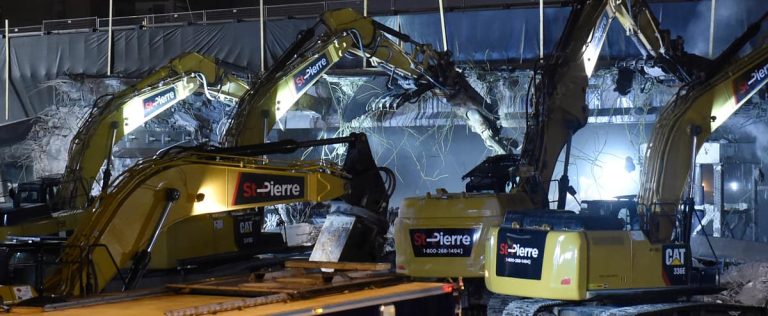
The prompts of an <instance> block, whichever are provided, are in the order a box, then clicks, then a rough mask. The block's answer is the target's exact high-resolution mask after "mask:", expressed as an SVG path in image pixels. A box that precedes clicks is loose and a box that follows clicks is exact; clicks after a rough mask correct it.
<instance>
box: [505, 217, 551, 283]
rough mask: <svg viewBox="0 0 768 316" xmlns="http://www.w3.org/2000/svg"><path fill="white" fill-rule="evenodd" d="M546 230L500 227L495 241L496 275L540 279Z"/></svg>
mask: <svg viewBox="0 0 768 316" xmlns="http://www.w3.org/2000/svg"><path fill="white" fill-rule="evenodd" d="M546 243H547V231H538V230H522V229H514V228H500V229H499V234H498V239H497V242H496V251H497V253H496V275H497V276H504V277H512V278H520V279H529V280H541V268H542V265H543V263H544V246H545V245H546Z"/></svg>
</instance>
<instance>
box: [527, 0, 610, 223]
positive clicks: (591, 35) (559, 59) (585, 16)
mask: <svg viewBox="0 0 768 316" xmlns="http://www.w3.org/2000/svg"><path fill="white" fill-rule="evenodd" d="M606 9H607V2H606V1H582V2H579V3H576V4H574V6H573V9H572V11H571V15H570V17H569V18H568V22H567V23H566V26H565V31H564V33H563V35H562V36H561V37H560V41H559V42H558V46H557V48H556V50H555V52H557V53H556V54H554V55H552V56H551V57H550V59H549V60H548V61H547V62H546V63H545V65H544V69H542V75H541V78H540V81H539V82H538V83H537V84H536V86H535V91H534V99H533V109H534V110H533V112H532V114H531V116H530V117H529V118H528V124H527V127H526V131H525V138H524V142H523V148H522V151H521V155H520V158H521V166H520V167H519V170H518V175H519V176H520V181H519V183H520V187H518V188H517V190H518V192H522V193H524V194H525V195H527V196H528V197H529V198H530V200H531V202H532V204H533V205H534V206H536V207H541V208H549V183H550V181H551V179H552V174H553V172H554V169H555V165H556V164H557V159H558V157H559V156H560V151H562V150H563V147H564V146H565V145H566V144H567V143H569V142H570V140H571V137H572V136H573V134H574V133H576V131H578V130H579V129H581V128H582V127H584V125H586V124H587V116H588V113H587V105H586V91H587V84H588V79H589V76H590V75H591V73H592V69H593V68H594V65H595V63H596V61H597V57H598V55H599V54H600V48H601V47H602V45H603V43H604V41H605V36H606V34H607V32H608V25H609V24H608V21H607V20H605V19H604V18H603V16H604V14H605V12H606Z"/></svg>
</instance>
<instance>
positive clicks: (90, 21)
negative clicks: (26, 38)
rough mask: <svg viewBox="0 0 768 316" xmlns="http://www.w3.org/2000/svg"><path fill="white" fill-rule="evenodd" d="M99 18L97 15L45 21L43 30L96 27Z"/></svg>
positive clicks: (91, 28)
mask: <svg viewBox="0 0 768 316" xmlns="http://www.w3.org/2000/svg"><path fill="white" fill-rule="evenodd" d="M97 27H98V20H97V19H96V18H95V17H91V18H81V19H67V20H48V21H43V32H53V31H66V30H85V29H90V30H93V29H96V28H97Z"/></svg>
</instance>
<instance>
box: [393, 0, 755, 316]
mask: <svg viewBox="0 0 768 316" xmlns="http://www.w3.org/2000/svg"><path fill="white" fill-rule="evenodd" d="M614 16H615V17H617V20H618V21H619V22H621V23H622V25H623V26H624V27H625V28H626V29H628V30H633V29H634V30H636V31H637V30H639V32H635V33H633V32H629V34H630V35H632V36H634V37H638V38H644V39H645V40H637V41H635V42H636V43H638V44H642V45H641V46H643V47H645V48H646V49H648V51H654V52H655V53H654V54H649V55H652V56H656V57H661V58H660V61H661V62H662V65H666V66H665V67H662V68H663V69H666V70H665V71H666V72H668V73H669V74H672V75H675V76H676V77H677V78H678V80H679V81H680V82H682V83H684V84H692V83H691V82H702V81H700V80H711V77H707V78H710V79H701V77H702V76H704V74H706V73H704V72H703V71H702V70H701V69H700V68H699V69H697V68H696V65H697V64H700V62H699V59H698V58H695V57H694V56H689V55H687V54H685V53H684V52H682V51H674V50H672V49H670V48H667V47H677V46H678V45H673V44H670V43H672V41H670V40H669V38H668V33H667V32H662V31H660V30H658V29H657V28H656V27H654V25H656V24H655V23H645V22H654V21H655V20H654V19H653V18H652V14H651V13H650V11H649V10H648V7H647V5H646V4H644V3H643V2H642V1H631V2H628V1H577V2H575V3H574V5H573V8H572V12H571V15H570V17H569V20H568V23H567V24H566V28H565V32H564V34H563V35H562V37H561V39H560V42H559V45H558V47H557V48H556V50H555V53H554V54H553V56H552V57H551V58H552V59H551V60H549V61H548V62H547V63H546V65H545V66H544V69H543V71H542V74H541V78H540V81H539V82H537V83H536V89H535V91H534V92H535V96H534V104H535V107H534V112H533V114H532V116H531V117H530V118H529V120H528V122H529V124H528V126H527V130H526V136H525V143H524V146H523V148H522V151H521V155H520V156H515V155H507V156H506V157H505V156H497V157H490V158H488V159H486V161H484V162H483V163H481V165H479V166H478V167H476V168H475V169H473V170H472V171H470V172H469V173H468V174H467V175H465V176H464V177H465V178H470V182H469V183H468V184H467V188H468V189H473V190H474V191H475V192H465V193H459V194H456V193H448V192H445V191H444V190H438V191H437V193H435V194H428V195H427V196H426V197H415V198H409V199H406V200H404V202H403V205H402V207H401V209H400V217H399V218H398V219H397V220H396V222H395V229H396V236H395V238H396V248H397V260H396V263H397V270H398V272H402V273H405V274H408V275H411V276H416V277H428V278H456V277H459V278H472V277H475V278H477V277H481V278H483V279H484V285H485V288H487V289H488V290H490V291H492V292H494V293H499V294H504V295H509V296H508V297H506V298H500V299H497V298H495V299H494V300H492V302H491V303H489V310H488V313H489V314H496V313H502V312H503V313H505V315H507V314H508V315H529V314H530V315H535V314H536V313H538V312H540V311H539V308H542V309H543V310H544V312H545V313H547V312H549V313H552V312H557V313H559V312H560V311H556V310H555V309H556V308H555V307H558V306H567V304H562V303H561V302H560V301H552V300H575V301H580V300H590V299H594V298H596V297H598V296H608V295H611V294H617V295H627V297H630V298H631V299H637V296H633V295H630V294H639V295H641V297H642V295H644V294H646V295H647V294H648V292H664V291H665V290H666V291H669V290H670V289H673V291H676V290H680V289H681V288H680V287H678V288H674V287H671V284H681V283H685V285H686V287H685V288H687V289H696V290H702V289H705V290H711V289H713V287H712V286H709V287H707V286H704V287H701V286H699V285H700V284H697V282H702V283H703V282H704V281H705V280H704V279H707V278H708V277H711V275H706V276H704V275H701V276H700V275H693V274H690V270H689V269H687V268H685V267H688V265H686V264H689V262H690V261H689V260H688V261H686V258H690V251H687V248H686V247H687V245H685V244H684V243H683V244H674V243H666V244H658V243H651V241H653V239H651V238H654V237H651V236H654V234H652V233H651V231H650V230H648V231H646V232H644V231H623V230H622V229H624V228H625V227H626V225H625V223H624V222H622V221H620V220H619V219H618V218H604V217H600V216H588V215H587V214H578V215H577V214H574V213H573V212H569V211H549V209H550V201H549V189H550V182H551V180H552V173H553V172H554V168H555V164H556V162H557V159H558V156H559V155H560V154H561V151H562V150H563V149H564V148H565V164H564V165H565V166H566V167H565V168H564V174H563V176H562V177H561V178H560V179H559V181H558V188H559V192H558V198H557V209H560V210H562V209H563V208H564V205H565V198H566V196H567V194H569V193H571V194H574V193H575V192H573V191H574V190H573V189H572V188H571V187H570V185H569V181H568V177H567V175H568V171H567V170H568V168H567V166H568V164H569V162H568V159H569V156H570V146H569V144H570V139H571V137H572V135H573V134H574V133H575V132H576V131H578V130H579V129H580V128H581V127H583V126H584V125H585V124H586V121H587V107H586V105H585V104H584V100H585V92H586V86H587V79H588V77H589V75H590V74H591V72H592V70H593V68H594V63H595V61H596V58H597V54H598V52H599V51H600V46H599V45H601V44H602V41H603V39H604V36H605V32H606V31H607V25H608V24H609V23H610V20H611V17H614ZM643 21H645V22H643ZM631 22H635V24H634V25H635V26H636V27H635V28H633V27H632V26H633V25H632V23H631ZM641 22H642V23H641ZM628 23H629V25H627V24H628ZM665 34H666V35H667V36H664V35H665ZM648 43H653V44H650V45H648ZM649 57H651V56H649ZM717 62H718V61H716V62H715V63H714V64H717ZM741 66H744V67H745V68H749V66H748V65H747V64H742V65H741ZM745 68H739V69H744V70H743V71H747V70H746V69H745ZM734 69H735V68H728V69H727V70H728V71H730V70H734ZM723 73H728V72H727V71H723ZM724 85H727V84H724ZM705 102H706V101H705ZM705 112H706V111H705ZM661 116H664V114H663V113H662V114H661ZM701 116H702V117H704V116H706V117H709V116H708V115H707V114H701ZM701 141H703V140H701ZM652 146H653V145H652ZM670 146H672V147H677V148H687V149H690V148H691V147H690V146H683V145H680V144H675V145H670ZM688 154H690V153H688ZM683 157H688V156H683ZM672 159H674V158H672ZM683 160H685V159H683ZM660 161H664V162H666V163H671V162H670V159H661V160H660ZM674 161H679V160H678V159H675V160H674ZM679 170H680V169H678V170H674V171H679ZM685 170H687V169H685ZM668 172H669V171H668ZM489 174H491V175H493V176H492V177H490V179H488V178H489V177H487V175H489ZM483 177H485V178H483ZM478 179H479V180H478ZM507 182H512V184H513V189H512V191H511V192H510V193H504V184H505V183H507ZM678 189H679V188H678ZM468 191H470V190H468ZM483 191H484V192H483ZM488 191H490V192H493V193H488ZM667 192H668V191H667ZM678 193H679V190H678V191H676V192H675V193H674V195H675V196H674V198H673V199H677V198H678V197H679V196H678V195H677V194H678ZM668 194H669V193H668ZM654 202H656V201H654ZM649 205H650V204H649ZM677 205H678V202H677V200H675V201H673V206H677ZM673 210H674V207H673ZM508 211H511V212H508ZM647 213H650V212H647ZM672 214H674V212H673V213H672ZM662 216H666V217H669V216H670V213H669V212H667V213H664V215H662ZM649 218H651V217H649ZM650 221H651V222H653V223H656V222H658V220H650ZM667 224H669V223H668V222H667ZM654 225H657V224H654ZM647 227H650V226H647ZM649 229H650V228H649ZM667 229H670V228H669V227H667ZM641 247H645V248H641ZM638 249H644V251H645V252H640V251H638ZM686 256H687V257H686ZM662 259H663V260H662ZM569 263H570V264H569ZM679 263H683V264H682V265H681V264H679ZM662 264H666V265H665V268H664V269H665V271H666V270H669V272H668V274H662V273H660V271H661V270H662ZM665 275H667V276H668V277H667V278H665V277H664V276H665ZM682 275H685V276H686V278H684V279H681V276H682ZM682 280H684V281H682ZM464 281H466V282H464V283H463V284H465V285H467V286H470V285H471V283H470V282H468V281H469V280H464ZM665 282H667V283H665ZM475 286H476V285H475ZM470 290H471V288H470ZM482 291H483V289H482V288H481V289H479V292H482ZM666 294H668V293H666ZM513 296H514V297H518V298H519V297H528V298H534V299H530V300H525V299H512V297H513ZM646 297H647V296H646ZM510 301H511V302H513V303H512V304H509V305H508V306H507V305H506V303H507V302H510ZM667 302H669V301H667ZM598 304H599V303H598ZM553 308H554V309H553ZM715 308H718V307H715ZM562 311H563V312H564V313H566V314H567V313H568V312H574V310H572V309H571V310H566V309H563V310H562ZM602 311H605V310H600V309H595V310H594V312H595V313H599V312H602ZM581 312H584V313H587V314H588V315H591V314H589V313H590V311H585V310H583V309H581V310H576V311H575V313H581ZM618 312H620V311H618ZM627 312H631V310H627Z"/></svg>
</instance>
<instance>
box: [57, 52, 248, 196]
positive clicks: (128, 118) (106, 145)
mask: <svg viewBox="0 0 768 316" xmlns="http://www.w3.org/2000/svg"><path fill="white" fill-rule="evenodd" d="M247 89H248V85H247V84H246V83H245V82H243V81H241V80H240V79H238V78H236V77H235V76H233V75H232V74H231V73H230V72H228V71H227V70H226V69H225V68H224V67H223V65H222V64H221V63H219V62H218V61H216V60H214V59H213V58H210V57H206V56H202V55H199V54H196V53H186V54H183V55H180V56H178V57H176V58H174V59H172V60H171V61H170V62H169V63H168V64H167V65H165V66H163V67H161V68H160V69H158V70H157V71H155V72H153V73H152V74H150V75H149V76H147V77H146V78H144V79H142V80H141V81H139V82H137V83H136V84H134V85H132V86H130V87H129V88H127V89H125V90H122V91H120V92H119V93H117V94H116V95H114V96H112V97H111V99H110V100H109V101H108V102H107V103H105V104H104V105H103V106H100V107H98V108H94V109H93V110H92V111H91V113H90V114H89V115H88V117H87V118H86V119H85V122H84V123H83V124H82V125H81V126H80V129H79V130H78V131H77V133H76V134H75V136H74V138H73V140H72V143H71V145H70V149H69V158H68V160H67V166H66V169H65V172H64V178H63V179H62V187H61V190H60V191H59V193H58V196H57V199H56V201H57V203H58V204H59V205H58V207H59V208H69V209H78V208H83V207H85V205H86V204H87V200H88V196H89V194H90V192H91V188H92V186H93V183H94V181H96V176H97V174H98V172H99V170H100V169H101V166H102V164H103V163H104V161H105V160H106V161H107V164H108V165H107V169H106V171H105V174H104V176H103V188H102V190H104V188H106V185H108V184H109V180H110V177H111V174H110V168H109V162H110V160H111V159H110V158H111V155H112V146H114V144H115V143H116V142H118V141H119V140H120V139H121V138H122V137H123V136H124V135H126V134H128V133H130V132H131V131H133V130H134V129H136V128H137V127H139V126H141V125H142V124H144V123H145V122H146V121H148V120H150V119H151V118H153V117H155V116H157V115H158V114H160V113H161V112H163V111H165V110H166V109H168V108H169V107H171V106H173V105H174V104H176V103H178V102H179V101H181V100H184V99H185V98H187V97H188V96H190V95H191V94H193V93H195V92H198V91H203V92H204V93H205V94H206V95H207V96H208V97H210V98H217V99H219V100H222V101H224V102H229V103H233V104H234V103H235V102H237V100H238V99H239V98H240V97H241V96H242V95H243V94H244V93H245V91H246V90H247Z"/></svg>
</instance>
